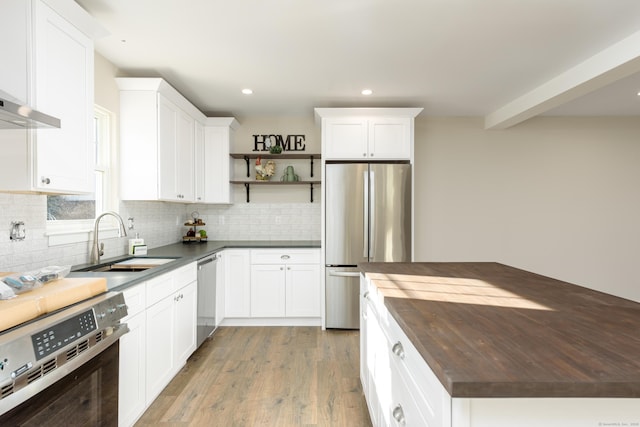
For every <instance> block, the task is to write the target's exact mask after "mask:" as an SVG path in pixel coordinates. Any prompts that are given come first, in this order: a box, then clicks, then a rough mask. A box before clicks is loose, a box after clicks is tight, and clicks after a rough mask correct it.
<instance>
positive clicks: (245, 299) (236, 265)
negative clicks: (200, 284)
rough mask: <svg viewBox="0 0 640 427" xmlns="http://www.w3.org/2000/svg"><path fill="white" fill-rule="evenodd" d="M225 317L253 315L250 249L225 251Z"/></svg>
mask: <svg viewBox="0 0 640 427" xmlns="http://www.w3.org/2000/svg"><path fill="white" fill-rule="evenodd" d="M223 259H224V288H225V306H224V313H225V317H249V316H250V315H251V311H250V307H251V299H250V298H251V297H250V295H251V280H250V277H251V275H250V274H251V273H250V272H251V264H250V261H249V260H250V257H249V251H248V250H233V249H232V250H225V251H224V258H223Z"/></svg>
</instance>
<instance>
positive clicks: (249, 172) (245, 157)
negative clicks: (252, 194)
mask: <svg viewBox="0 0 640 427" xmlns="http://www.w3.org/2000/svg"><path fill="white" fill-rule="evenodd" d="M243 159H244V161H245V162H247V178H249V177H250V176H251V169H249V156H244V157H243ZM247 202H249V187H247Z"/></svg>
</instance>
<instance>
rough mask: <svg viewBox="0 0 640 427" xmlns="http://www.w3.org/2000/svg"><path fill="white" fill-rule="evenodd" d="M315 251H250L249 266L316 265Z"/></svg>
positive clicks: (318, 260) (318, 253) (317, 253)
mask: <svg viewBox="0 0 640 427" xmlns="http://www.w3.org/2000/svg"><path fill="white" fill-rule="evenodd" d="M319 262H320V251H319V250H317V249H312V250H310V249H260V250H252V251H251V264H316V263H319Z"/></svg>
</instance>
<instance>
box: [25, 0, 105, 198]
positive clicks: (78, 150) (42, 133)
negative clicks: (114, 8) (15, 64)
mask: <svg viewBox="0 0 640 427" xmlns="http://www.w3.org/2000/svg"><path fill="white" fill-rule="evenodd" d="M34 4H35V6H36V7H35V17H36V21H35V23H36V25H35V70H36V71H35V94H36V96H37V99H36V100H35V106H36V107H37V108H38V109H39V110H41V111H44V112H46V113H47V114H50V115H52V116H55V117H58V118H59V119H60V120H61V126H60V129H38V130H37V131H36V132H35V138H36V142H35V159H36V160H35V161H36V166H35V171H34V175H35V176H34V177H33V179H34V185H35V186H36V187H38V188H41V189H42V190H43V191H48V192H51V191H61V192H66V193H88V192H92V191H93V190H94V189H93V185H94V166H95V161H94V156H93V80H94V77H93V74H94V73H93V42H92V40H91V39H90V38H88V37H87V36H85V35H84V34H83V33H82V32H80V31H79V30H78V29H77V28H76V27H74V26H73V25H72V24H71V23H69V22H68V21H66V20H65V19H63V18H62V17H61V16H60V15H58V14H57V13H56V12H54V11H53V10H52V9H51V8H49V7H48V6H46V5H45V4H44V3H43V2H40V1H38V2H34Z"/></svg>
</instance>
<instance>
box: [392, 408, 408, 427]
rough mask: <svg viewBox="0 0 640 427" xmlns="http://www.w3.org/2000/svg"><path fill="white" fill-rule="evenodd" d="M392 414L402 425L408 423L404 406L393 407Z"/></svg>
mask: <svg viewBox="0 0 640 427" xmlns="http://www.w3.org/2000/svg"><path fill="white" fill-rule="evenodd" d="M391 414H392V415H393V418H394V419H395V420H396V421H397V422H398V424H400V425H401V426H403V425H405V424H406V420H405V418H404V411H403V410H402V406H400V405H397V406H396V407H395V408H393V412H392V413H391Z"/></svg>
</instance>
